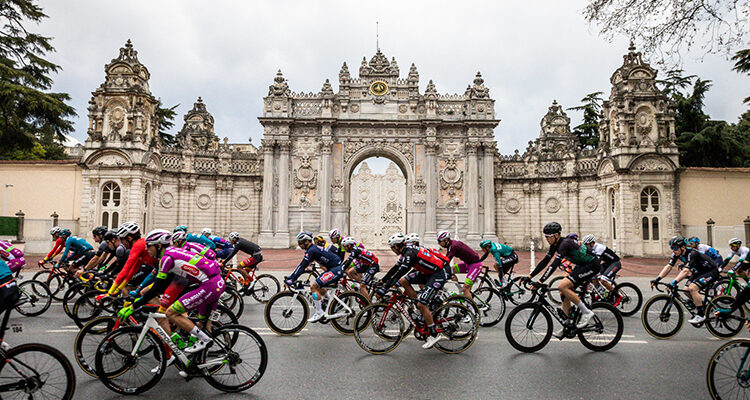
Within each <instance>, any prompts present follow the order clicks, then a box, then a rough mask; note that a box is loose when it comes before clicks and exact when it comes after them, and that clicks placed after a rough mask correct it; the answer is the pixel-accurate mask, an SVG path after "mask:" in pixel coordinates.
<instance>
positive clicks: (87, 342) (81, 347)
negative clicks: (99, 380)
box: [73, 316, 117, 378]
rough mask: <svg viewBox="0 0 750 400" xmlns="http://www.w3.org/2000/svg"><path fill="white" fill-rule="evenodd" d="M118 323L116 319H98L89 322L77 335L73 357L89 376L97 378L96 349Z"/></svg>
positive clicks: (107, 317)
mask: <svg viewBox="0 0 750 400" xmlns="http://www.w3.org/2000/svg"><path fill="white" fill-rule="evenodd" d="M116 322H117V318H116V317H110V316H105V317H98V318H94V319H92V320H91V321H89V322H87V323H86V325H84V326H83V328H81V330H80V331H79V332H78V334H77V335H76V338H75V340H74V341H73V357H74V358H75V360H76V363H78V366H79V367H80V368H81V369H82V370H83V372H85V373H86V374H88V375H89V376H92V377H94V378H96V377H97V376H96V365H95V359H96V349H97V348H98V347H99V343H101V342H102V340H103V339H104V337H105V336H106V335H108V334H109V333H110V332H112V329H113V328H114V326H115V324H116Z"/></svg>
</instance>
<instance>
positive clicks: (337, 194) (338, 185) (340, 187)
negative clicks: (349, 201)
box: [331, 176, 344, 206]
mask: <svg viewBox="0 0 750 400" xmlns="http://www.w3.org/2000/svg"><path fill="white" fill-rule="evenodd" d="M331 204H332V205H335V206H339V205H343V204H344V184H343V183H342V182H341V177H338V176H336V177H334V178H333V182H331Z"/></svg>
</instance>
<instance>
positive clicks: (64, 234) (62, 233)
mask: <svg viewBox="0 0 750 400" xmlns="http://www.w3.org/2000/svg"><path fill="white" fill-rule="evenodd" d="M58 235H59V236H61V237H68V236H70V229H68V228H65V229H61V230H60V233H58Z"/></svg>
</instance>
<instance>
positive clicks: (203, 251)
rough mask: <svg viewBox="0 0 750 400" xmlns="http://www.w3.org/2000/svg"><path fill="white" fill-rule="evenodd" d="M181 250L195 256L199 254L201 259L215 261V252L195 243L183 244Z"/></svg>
mask: <svg viewBox="0 0 750 400" xmlns="http://www.w3.org/2000/svg"><path fill="white" fill-rule="evenodd" d="M180 248H181V249H185V250H187V251H190V252H192V253H195V254H200V255H202V256H203V257H206V258H208V259H209V260H215V259H216V252H214V251H213V250H211V249H209V248H208V246H204V245H202V244H200V243H196V242H185V244H183V245H182V247H180Z"/></svg>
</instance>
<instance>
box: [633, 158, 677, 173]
mask: <svg viewBox="0 0 750 400" xmlns="http://www.w3.org/2000/svg"><path fill="white" fill-rule="evenodd" d="M632 170H633V171H640V172H668V171H671V170H672V168H670V166H669V165H668V164H667V163H666V162H665V161H663V160H660V159H658V158H651V157H649V158H646V159H641V160H638V161H636V163H635V165H634V166H633V167H632Z"/></svg>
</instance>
